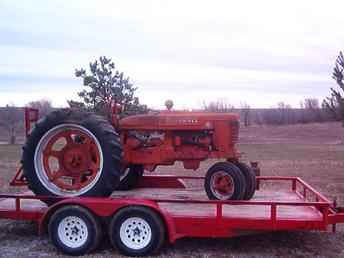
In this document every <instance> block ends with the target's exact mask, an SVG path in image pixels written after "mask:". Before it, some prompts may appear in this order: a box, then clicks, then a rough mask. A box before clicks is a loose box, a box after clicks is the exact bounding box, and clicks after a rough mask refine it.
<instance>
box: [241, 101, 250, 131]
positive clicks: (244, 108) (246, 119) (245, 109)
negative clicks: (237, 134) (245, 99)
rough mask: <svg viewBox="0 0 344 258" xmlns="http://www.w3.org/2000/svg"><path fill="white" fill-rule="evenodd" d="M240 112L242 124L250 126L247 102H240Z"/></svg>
mask: <svg viewBox="0 0 344 258" xmlns="http://www.w3.org/2000/svg"><path fill="white" fill-rule="evenodd" d="M240 109H241V114H242V116H243V119H244V126H245V127H247V126H250V124H251V107H250V105H248V104H247V103H241V107H240Z"/></svg>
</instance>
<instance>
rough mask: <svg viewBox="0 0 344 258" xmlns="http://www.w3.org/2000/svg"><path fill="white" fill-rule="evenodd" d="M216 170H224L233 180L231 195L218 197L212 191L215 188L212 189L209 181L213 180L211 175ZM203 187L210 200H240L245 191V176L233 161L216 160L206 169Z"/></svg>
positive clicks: (215, 172) (216, 171)
mask: <svg viewBox="0 0 344 258" xmlns="http://www.w3.org/2000/svg"><path fill="white" fill-rule="evenodd" d="M218 172H224V173H225V174H227V175H228V176H230V177H231V179H232V180H233V186H234V191H233V193H232V195H231V196H228V197H226V196H224V197H223V198H219V197H218V196H216V194H215V193H214V191H215V190H214V189H212V186H211V181H212V180H213V179H212V177H213V176H214V175H215V174H217V173H218ZM204 188H205V191H206V193H207V196H208V198H209V199H210V200H242V199H243V198H244V195H245V191H246V182H245V177H244V175H243V173H242V172H241V171H240V169H239V168H238V167H237V166H235V165H234V164H233V163H230V162H218V163H216V164H214V165H213V166H212V167H210V168H209V170H208V171H207V174H206V177H205V181H204Z"/></svg>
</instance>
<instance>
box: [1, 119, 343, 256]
mask: <svg viewBox="0 0 344 258" xmlns="http://www.w3.org/2000/svg"><path fill="white" fill-rule="evenodd" d="M238 147H239V149H240V151H241V152H242V153H243V159H244V160H258V161H260V166H261V168H262V174H263V175H291V176H300V177H302V178H303V179H305V180H306V181H307V182H309V183H310V184H311V185H312V186H314V187H315V188H316V189H319V190H320V191H321V192H322V193H323V194H325V195H326V196H327V197H328V198H330V199H334V198H337V200H338V202H339V204H343V205H344V128H343V127H341V125H340V124H339V123H325V124H307V125H292V126H277V127H270V126H264V127H261V126H252V127H249V128H242V129H241V138H240V144H239V146H238ZM19 158H20V146H19V145H15V146H8V145H0V175H1V181H0V187H1V191H2V192H5V191H8V190H9V189H8V186H7V185H8V180H9V179H10V178H11V176H12V175H13V173H14V170H15V167H16V165H17V161H18V160H19ZM211 162H214V161H209V162H204V164H202V167H201V169H200V171H199V172H198V173H199V174H202V173H204V172H205V171H206V169H207V168H208V167H209V166H210V165H211ZM178 170H180V165H176V166H175V167H174V168H173V171H178ZM167 171H171V168H169V169H167V168H165V169H160V170H159V172H160V173H166V172H167ZM187 174H196V172H187ZM0 243H1V246H0V257H52V256H58V257H63V255H61V254H60V253H58V252H57V251H56V250H55V248H54V247H53V246H52V245H51V244H50V242H49V240H48V239H47V237H46V236H44V237H42V239H40V238H39V237H37V234H36V227H35V225H34V224H32V223H26V222H13V221H2V222H0ZM109 256H113V257H120V255H118V252H117V251H116V250H113V249H111V247H110V244H109V243H108V242H107V241H104V242H103V244H102V246H101V248H100V249H99V250H98V251H97V252H96V253H94V254H92V255H90V256H89V257H109ZM288 256H289V257H344V227H343V226H340V227H338V232H337V233H336V234H333V233H331V232H278V233H265V234H260V235H251V236H242V237H238V238H232V239H182V240H179V241H177V243H176V244H175V245H173V246H168V247H165V248H164V249H163V250H162V251H161V253H160V254H159V256H157V257H288Z"/></svg>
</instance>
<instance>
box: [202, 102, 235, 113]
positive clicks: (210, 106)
mask: <svg viewBox="0 0 344 258" xmlns="http://www.w3.org/2000/svg"><path fill="white" fill-rule="evenodd" d="M203 110H204V111H207V112H232V111H233V110H234V106H233V105H231V104H229V103H227V101H226V100H225V99H218V100H216V101H210V102H208V103H207V102H205V101H203Z"/></svg>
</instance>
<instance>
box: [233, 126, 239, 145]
mask: <svg viewBox="0 0 344 258" xmlns="http://www.w3.org/2000/svg"><path fill="white" fill-rule="evenodd" d="M239 127H240V124H239V121H231V129H232V130H231V131H232V132H231V133H232V139H231V140H232V143H234V144H235V143H237V142H238V140H239Z"/></svg>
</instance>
